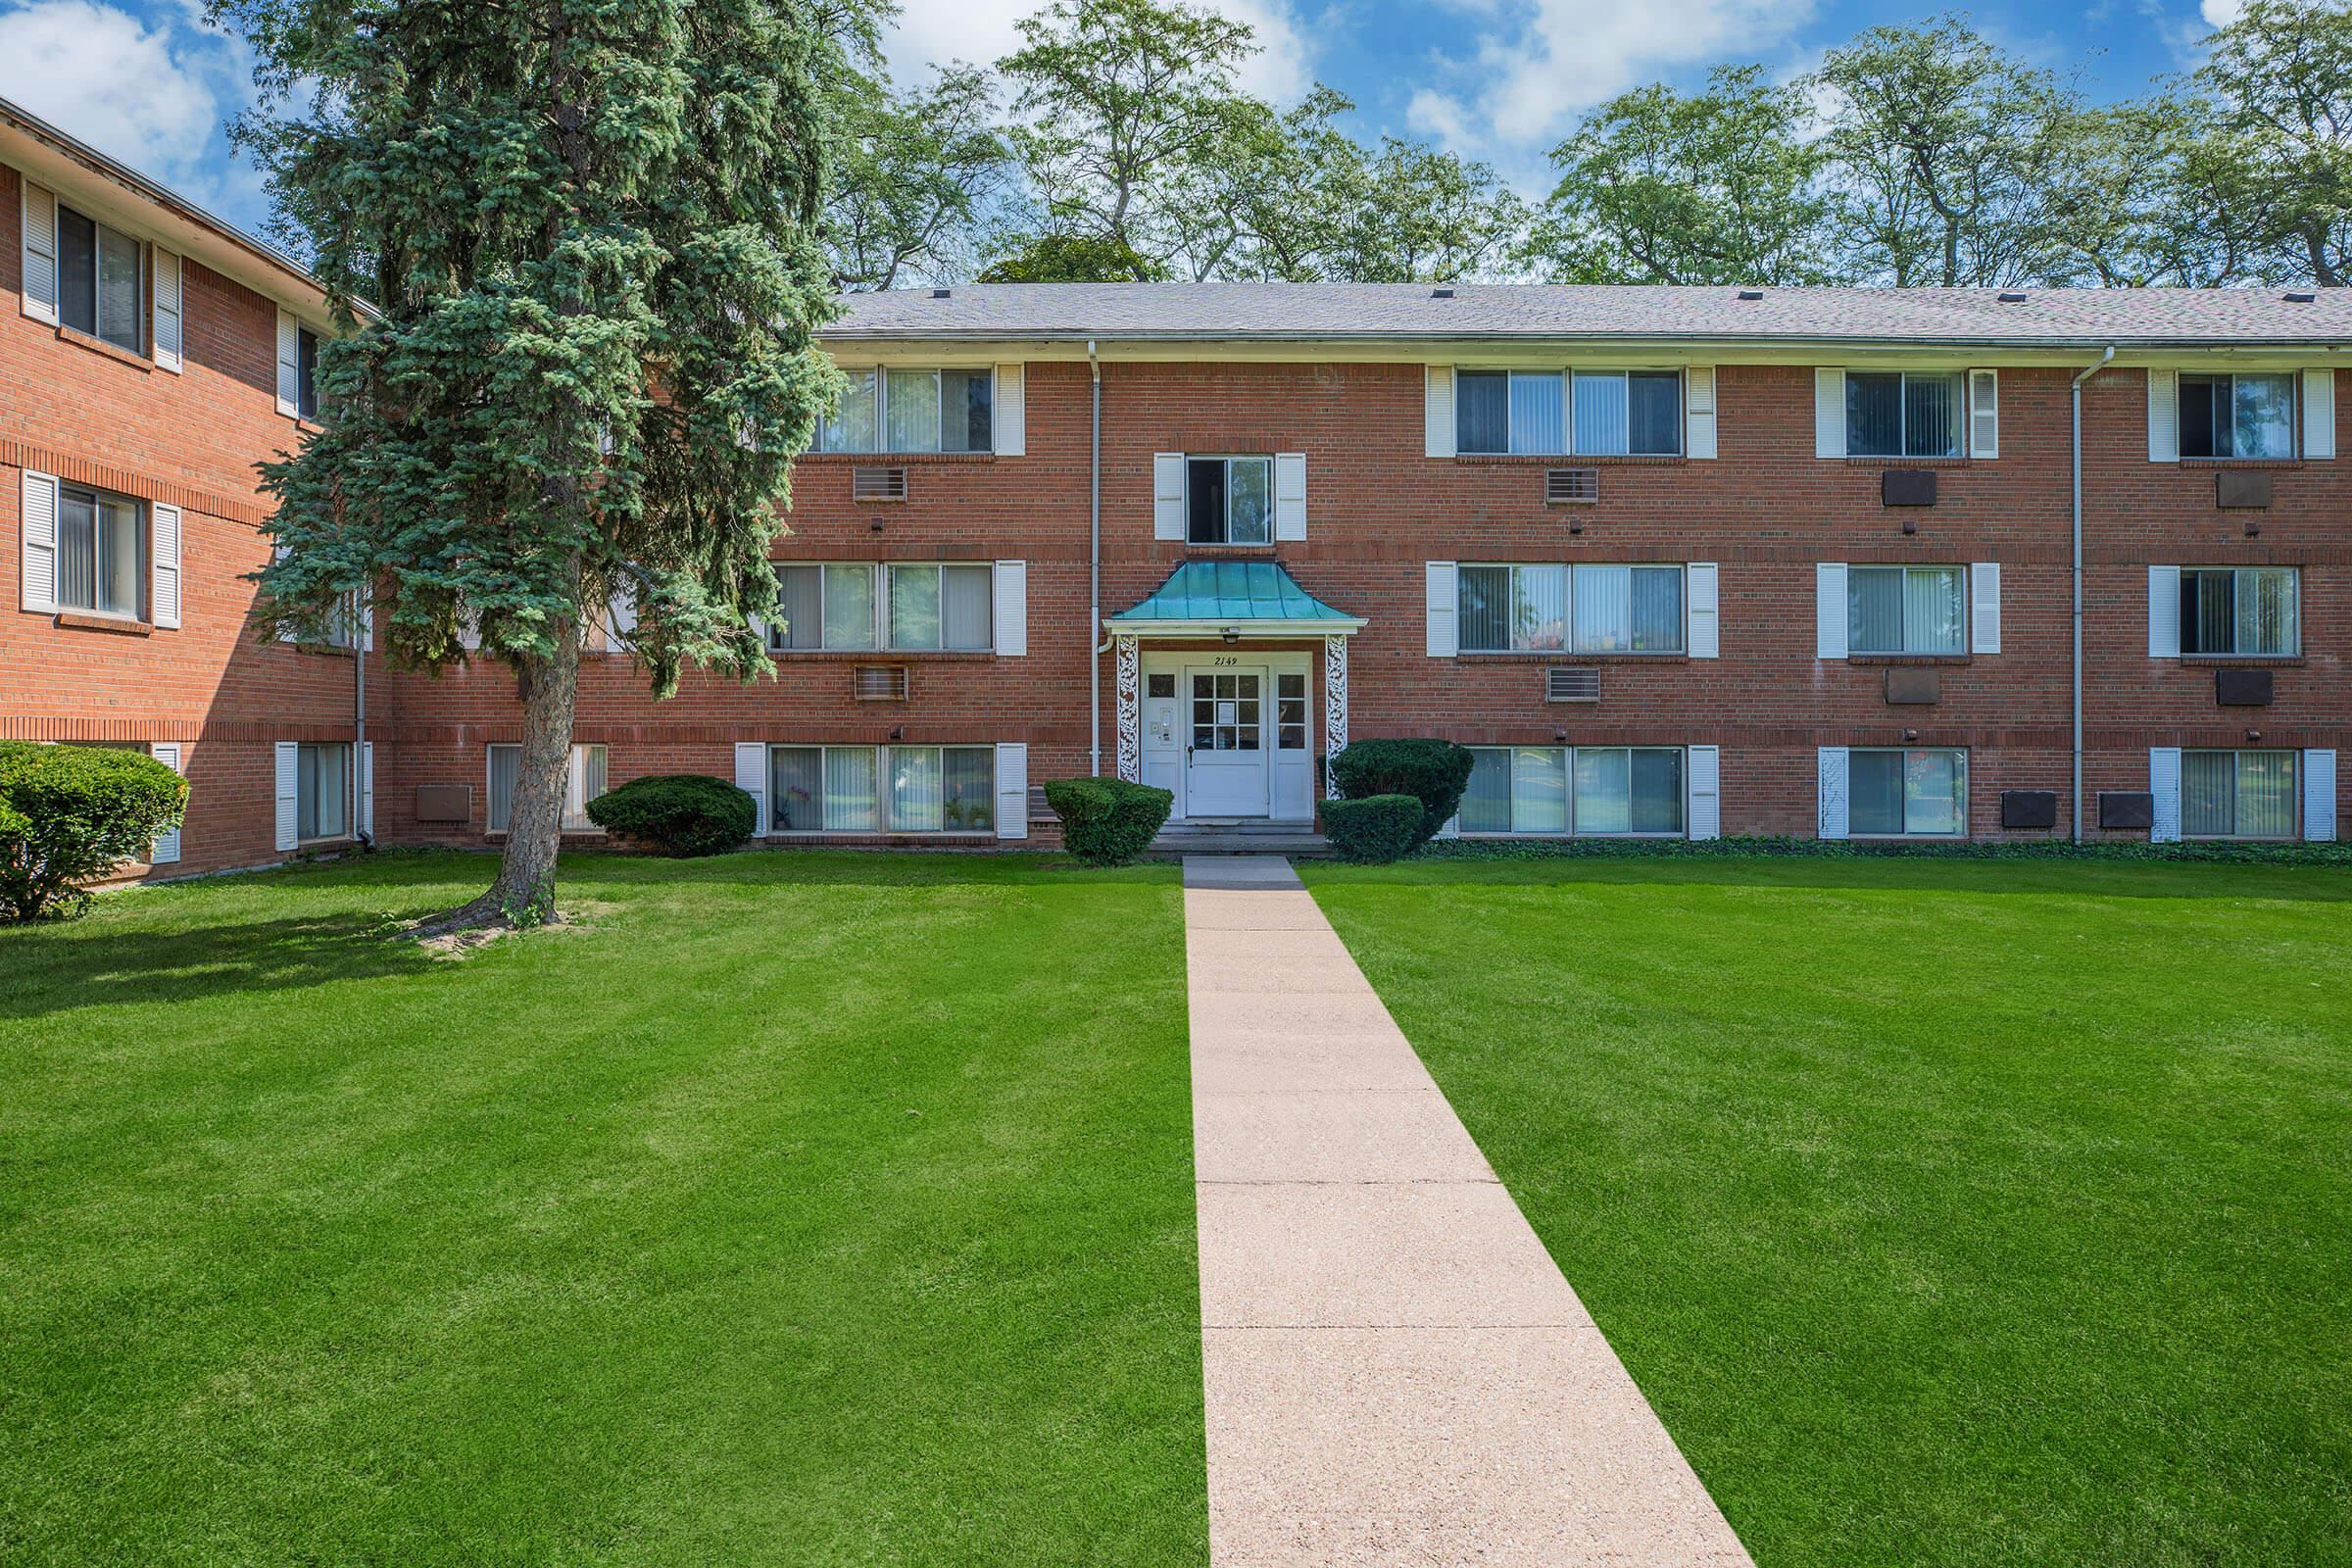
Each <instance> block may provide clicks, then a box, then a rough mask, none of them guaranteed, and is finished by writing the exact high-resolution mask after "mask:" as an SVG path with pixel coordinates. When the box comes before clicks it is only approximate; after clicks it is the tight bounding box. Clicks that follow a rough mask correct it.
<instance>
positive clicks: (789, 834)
mask: <svg viewBox="0 0 2352 1568" xmlns="http://www.w3.org/2000/svg"><path fill="white" fill-rule="evenodd" d="M780 751H781V752H815V753H817V754H818V755H817V761H816V771H817V779H818V786H819V790H818V795H817V801H816V805H817V811H818V814H819V815H820V816H821V815H822V814H823V811H824V795H823V789H822V786H823V780H824V778H825V776H826V773H827V770H828V769H829V767H830V766H831V761H832V756H833V754H834V753H835V752H867V753H870V754H872V756H873V759H874V823H875V825H874V826H872V827H842V828H837V827H793V828H785V827H778V826H776V825H775V824H776V822H777V821H778V820H779V819H780V818H781V817H782V814H783V813H782V811H781V809H779V805H778V803H776V802H774V801H772V800H771V801H770V802H769V804H768V831H767V836H768V837H769V838H779V839H826V838H876V837H880V836H882V835H889V836H891V837H893V838H925V839H994V838H997V837H999V836H1000V835H999V833H998V831H997V812H998V811H999V810H1001V809H1003V803H1002V802H1000V801H999V800H998V799H997V748H996V744H995V743H994V742H991V741H935V742H916V743H910V744H903V745H888V744H886V745H879V746H829V745H826V744H824V743H822V742H818V741H769V742H768V743H767V750H766V752H765V753H764V754H762V757H761V764H760V765H761V767H762V768H763V769H764V779H765V785H766V788H767V790H768V793H769V794H770V795H773V793H774V791H775V778H776V769H775V757H776V753H778V752H780ZM893 752H937V753H939V754H940V779H941V787H942V789H943V791H944V789H945V787H946V779H947V754H948V753H950V752H984V753H986V754H987V756H988V803H989V813H988V825H987V826H986V827H948V826H946V825H944V823H943V825H941V826H939V827H900V826H898V825H896V824H895V823H893V822H892V820H891V809H890V759H891V754H892V753H893Z"/></svg>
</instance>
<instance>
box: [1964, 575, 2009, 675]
mask: <svg viewBox="0 0 2352 1568" xmlns="http://www.w3.org/2000/svg"><path fill="white" fill-rule="evenodd" d="M1968 594H1969V617H1968V624H1969V652H1971V653H1976V654H1997V653H1999V652H2000V651H2001V564H2000V563H1999V562H1997V561H1980V562H1978V563H1977V564H1975V565H1973V566H1971V567H1969V568H1968Z"/></svg>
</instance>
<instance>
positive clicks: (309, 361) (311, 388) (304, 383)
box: [294, 326, 319, 422]
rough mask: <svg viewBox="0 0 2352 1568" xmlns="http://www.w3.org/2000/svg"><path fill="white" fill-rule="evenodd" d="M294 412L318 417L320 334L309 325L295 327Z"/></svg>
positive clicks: (307, 417)
mask: <svg viewBox="0 0 2352 1568" xmlns="http://www.w3.org/2000/svg"><path fill="white" fill-rule="evenodd" d="M294 412H295V413H296V414H298V415H299V416H301V417H303V418H306V419H310V420H312V421H314V422H316V421H317V419H318V417H319V334H318V333H316V332H314V331H312V330H311V329H310V328H309V327H307V326H297V327H295V328H294Z"/></svg>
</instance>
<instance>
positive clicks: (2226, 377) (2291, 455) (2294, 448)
mask: <svg viewBox="0 0 2352 1568" xmlns="http://www.w3.org/2000/svg"><path fill="white" fill-rule="evenodd" d="M2247 376H2261V377H2263V378H2265V379H2267V380H2278V381H2284V382H2285V383H2286V398H2287V406H2286V450H2285V451H2284V452H2259V453H2243V452H2191V451H2189V450H2188V421H2187V420H2186V419H2185V418H2184V417H2181V413H2180V410H2181V406H2182V402H2183V399H2182V396H2181V394H2182V392H2183V391H2184V390H2185V387H2184V385H2183V383H2185V382H2188V381H2226V382H2228V383H2229V413H2230V420H2231V427H2232V428H2233V429H2234V427H2235V421H2236V415H2237V383H2238V382H2239V381H2240V380H2241V379H2243V378H2245V377H2247ZM2173 398H2174V403H2173V439H2174V440H2175V441H2176V442H2177V443H2178V446H2177V447H2176V449H2175V450H2176V451H2178V452H2179V454H2180V457H2182V458H2183V459H2185V460H2187V461H2188V462H2190V463H2292V462H2294V461H2296V460H2297V459H2299V458H2301V457H2302V456H2303V377H2302V376H2301V375H2299V374H2297V373H2296V372H2295V371H2293V370H2180V371H2177V372H2175V374H2174V379H2173ZM2205 437H2206V440H2207V441H2209V442H2210V441H2211V440H2212V438H2213V427H2212V425H2211V424H2208V425H2207V426H2206V429H2205Z"/></svg>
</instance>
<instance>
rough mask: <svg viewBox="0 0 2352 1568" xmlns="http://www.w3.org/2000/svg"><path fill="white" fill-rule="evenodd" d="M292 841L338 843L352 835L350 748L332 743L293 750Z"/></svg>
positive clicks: (346, 745)
mask: <svg viewBox="0 0 2352 1568" xmlns="http://www.w3.org/2000/svg"><path fill="white" fill-rule="evenodd" d="M294 765H295V773H294V778H295V786H294V788H295V800H294V822H295V828H294V833H295V837H297V838H299V839H303V840H305V841H308V840H311V839H339V838H342V837H344V836H345V835H346V834H348V833H349V832H350V831H351V745H350V743H349V742H347V741H333V742H328V743H324V744H320V745H310V744H307V743H306V744H304V745H302V746H298V747H296V748H295V749H294Z"/></svg>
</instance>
